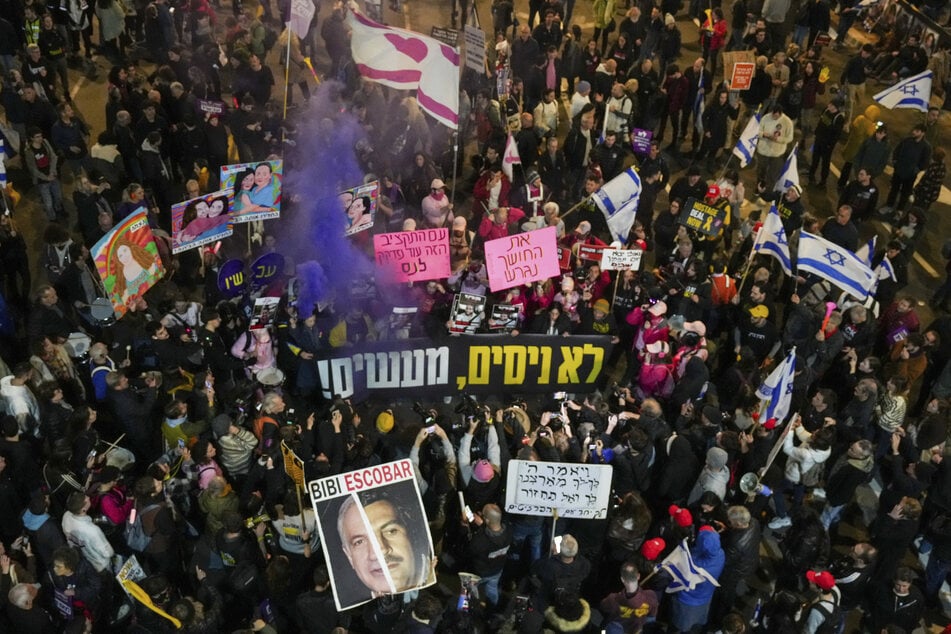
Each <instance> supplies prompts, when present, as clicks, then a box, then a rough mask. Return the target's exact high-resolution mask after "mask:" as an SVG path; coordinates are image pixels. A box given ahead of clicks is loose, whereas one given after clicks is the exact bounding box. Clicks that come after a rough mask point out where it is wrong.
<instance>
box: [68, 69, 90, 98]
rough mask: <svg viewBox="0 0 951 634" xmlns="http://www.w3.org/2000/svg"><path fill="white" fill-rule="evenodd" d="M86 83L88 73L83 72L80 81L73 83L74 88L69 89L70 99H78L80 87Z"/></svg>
mask: <svg viewBox="0 0 951 634" xmlns="http://www.w3.org/2000/svg"><path fill="white" fill-rule="evenodd" d="M85 85H86V73H83V74H82V75H80V76H79V81H77V82H76V83H75V84H73V89H72V90H70V91H69V98H70V100H73V99H76V95H78V94H79V90H80V88H82V87H83V86H85Z"/></svg>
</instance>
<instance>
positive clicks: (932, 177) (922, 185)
mask: <svg viewBox="0 0 951 634" xmlns="http://www.w3.org/2000/svg"><path fill="white" fill-rule="evenodd" d="M947 171H948V170H947V167H945V165H944V162H943V161H931V164H930V165H928V169H926V170H925V173H924V175H923V176H922V177H921V180H919V181H918V185H917V186H916V187H915V191H914V194H915V205H916V206H918V207H922V208H925V209H927V208H928V207H929V206H930V205H932V204H934V202H935V201H936V200H938V196H940V195H941V183H942V182H944V177H945V175H946V174H947Z"/></svg>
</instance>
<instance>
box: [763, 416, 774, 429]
mask: <svg viewBox="0 0 951 634" xmlns="http://www.w3.org/2000/svg"><path fill="white" fill-rule="evenodd" d="M775 428H776V419H775V418H770V419H768V420H767V421H766V422H765V423H763V429H768V430H770V431H772V430H773V429H775Z"/></svg>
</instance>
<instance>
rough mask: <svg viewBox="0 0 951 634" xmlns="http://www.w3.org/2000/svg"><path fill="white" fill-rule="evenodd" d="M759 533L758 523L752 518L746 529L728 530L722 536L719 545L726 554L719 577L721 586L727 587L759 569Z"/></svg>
mask: <svg viewBox="0 0 951 634" xmlns="http://www.w3.org/2000/svg"><path fill="white" fill-rule="evenodd" d="M760 533H761V531H760V525H759V522H758V521H757V520H756V519H755V518H752V519H750V525H749V526H748V527H747V528H730V529H727V531H726V532H724V533H723V534H722V543H721V545H722V546H723V551H724V553H726V566H725V567H724V568H723V574H722V575H721V576H720V585H721V586H728V585H729V584H730V583H736V582H738V581H739V580H740V579H743V578H748V577H750V576H752V575H754V574H755V573H756V569H757V568H759V542H760Z"/></svg>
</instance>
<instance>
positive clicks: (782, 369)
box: [756, 347, 796, 424]
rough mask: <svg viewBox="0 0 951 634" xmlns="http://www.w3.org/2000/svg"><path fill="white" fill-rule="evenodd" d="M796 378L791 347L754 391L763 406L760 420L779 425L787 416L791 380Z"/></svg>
mask: <svg viewBox="0 0 951 634" xmlns="http://www.w3.org/2000/svg"><path fill="white" fill-rule="evenodd" d="M795 377H796V348H795V347H793V348H792V349H791V350H790V351H789V354H787V355H786V358H785V359H783V362H782V363H780V364H779V365H778V366H776V368H775V369H774V370H773V371H772V372H770V373H769V376H768V377H766V380H765V381H763V384H762V385H760V386H759V389H758V390H756V397H757V398H759V399H760V400H761V401H762V402H763V405H764V408H763V409H762V412H761V414H760V420H761V421H762V422H764V423H765V422H766V421H768V420H770V419H773V420H775V421H776V423H777V424H781V423H782V422H783V421H785V420H786V417H787V416H789V409H790V407H791V405H792V394H793V380H794V379H795Z"/></svg>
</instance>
